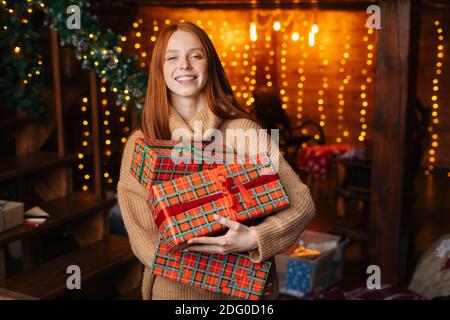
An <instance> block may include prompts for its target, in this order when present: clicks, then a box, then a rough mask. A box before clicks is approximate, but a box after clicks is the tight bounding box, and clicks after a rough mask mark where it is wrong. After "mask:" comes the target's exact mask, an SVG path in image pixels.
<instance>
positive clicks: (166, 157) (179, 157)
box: [130, 138, 237, 191]
mask: <svg viewBox="0 0 450 320" xmlns="http://www.w3.org/2000/svg"><path fill="white" fill-rule="evenodd" d="M236 157H237V156H236V154H235V153H234V152H232V151H230V150H228V151H227V150H226V148H224V147H223V146H222V145H217V144H216V145H214V144H211V143H207V142H195V143H194V142H191V143H181V142H179V141H175V140H158V139H146V138H138V139H136V143H135V146H134V152H133V158H132V162H131V169H130V170H131V174H132V175H133V176H134V177H136V179H138V181H139V182H140V183H141V184H142V185H143V186H144V187H145V188H146V189H147V190H149V191H151V187H152V185H154V184H159V183H161V182H163V181H168V180H172V179H175V178H178V177H182V176H184V175H186V174H189V173H193V172H198V171H201V170H204V169H212V168H215V167H216V166H217V164H218V163H224V162H226V161H230V160H231V159H236ZM227 159H228V160H227Z"/></svg>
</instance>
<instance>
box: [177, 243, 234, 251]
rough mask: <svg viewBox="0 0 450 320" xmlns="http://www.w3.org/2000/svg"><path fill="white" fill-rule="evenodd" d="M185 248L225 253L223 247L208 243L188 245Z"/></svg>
mask: <svg viewBox="0 0 450 320" xmlns="http://www.w3.org/2000/svg"><path fill="white" fill-rule="evenodd" d="M185 250H187V251H196V252H207V253H227V251H226V250H225V248H224V247H221V246H216V245H208V244H205V245H199V246H189V247H187V248H186V249H185Z"/></svg>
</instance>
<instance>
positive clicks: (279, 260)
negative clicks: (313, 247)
mask: <svg viewBox="0 0 450 320" xmlns="http://www.w3.org/2000/svg"><path fill="white" fill-rule="evenodd" d="M301 241H303V243H304V244H305V245H308V243H314V244H317V245H320V244H321V243H325V242H329V241H336V243H337V246H336V247H335V248H333V249H330V250H325V251H322V253H321V254H320V255H319V256H318V257H315V258H304V257H303V258H300V257H295V256H291V254H292V252H293V251H294V250H295V248H296V247H292V248H290V249H289V250H288V251H287V252H285V253H283V254H280V255H277V256H275V261H276V267H277V273H278V279H279V283H280V293H284V294H289V295H293V296H296V297H302V296H303V295H305V294H307V293H308V292H310V291H312V290H313V289H316V288H328V287H330V286H331V285H333V284H334V283H336V282H337V281H339V279H340V278H341V275H342V264H343V255H344V250H345V247H346V245H347V243H348V239H346V240H345V241H341V242H339V237H338V236H335V235H331V234H326V233H320V232H313V231H306V232H305V233H304V234H303V236H302V238H301ZM298 245H299V244H297V246H298Z"/></svg>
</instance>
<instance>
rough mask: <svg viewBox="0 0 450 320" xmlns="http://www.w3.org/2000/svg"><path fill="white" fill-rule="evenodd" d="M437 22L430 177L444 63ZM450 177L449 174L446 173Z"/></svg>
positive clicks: (436, 139)
mask: <svg viewBox="0 0 450 320" xmlns="http://www.w3.org/2000/svg"><path fill="white" fill-rule="evenodd" d="M440 24H441V23H440V21H439V20H435V21H434V26H435V28H436V36H437V45H436V65H435V75H434V77H433V81H432V94H431V101H432V104H433V108H432V112H431V119H432V120H431V124H430V126H429V127H428V131H429V132H430V135H431V146H430V147H429V149H428V166H427V168H426V169H425V172H424V173H425V175H427V176H428V175H430V174H431V172H432V171H433V170H434V166H435V163H436V157H437V147H438V145H439V134H438V133H437V130H436V127H437V125H438V124H439V95H438V93H439V90H440V86H441V84H440V80H441V77H442V69H443V68H442V67H443V63H444V50H443V49H444V46H443V45H442V44H443V41H444V36H443V34H442V33H443V30H442V26H441V25H440ZM448 176H449V177H450V172H449V173H448Z"/></svg>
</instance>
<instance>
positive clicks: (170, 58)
mask: <svg viewBox="0 0 450 320" xmlns="http://www.w3.org/2000/svg"><path fill="white" fill-rule="evenodd" d="M175 59H176V58H175V57H168V58H167V60H175Z"/></svg>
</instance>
